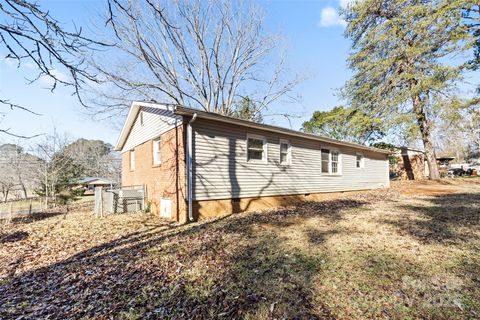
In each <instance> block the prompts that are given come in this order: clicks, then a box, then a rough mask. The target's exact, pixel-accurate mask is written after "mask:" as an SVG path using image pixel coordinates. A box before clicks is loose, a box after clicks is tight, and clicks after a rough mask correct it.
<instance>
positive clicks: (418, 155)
mask: <svg viewBox="0 0 480 320" xmlns="http://www.w3.org/2000/svg"><path fill="white" fill-rule="evenodd" d="M393 149H394V150H393V151H394V153H393V156H394V157H395V162H394V163H391V168H390V170H391V171H392V176H395V177H398V178H399V179H400V180H422V179H426V178H427V177H428V173H429V171H428V166H427V162H426V161H425V152H424V151H423V150H420V149H415V148H409V147H395V148H393Z"/></svg>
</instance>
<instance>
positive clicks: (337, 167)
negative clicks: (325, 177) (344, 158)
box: [321, 149, 341, 174]
mask: <svg viewBox="0 0 480 320" xmlns="http://www.w3.org/2000/svg"><path fill="white" fill-rule="evenodd" d="M321 161H322V168H321V170H322V173H327V174H341V163H340V152H338V151H336V150H330V149H321Z"/></svg>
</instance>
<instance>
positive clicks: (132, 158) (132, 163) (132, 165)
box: [130, 150, 135, 171]
mask: <svg viewBox="0 0 480 320" xmlns="http://www.w3.org/2000/svg"><path fill="white" fill-rule="evenodd" d="M130 170H132V171H133V170H135V150H130Z"/></svg>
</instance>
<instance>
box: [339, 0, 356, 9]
mask: <svg viewBox="0 0 480 320" xmlns="http://www.w3.org/2000/svg"><path fill="white" fill-rule="evenodd" d="M354 1H355V0H339V4H340V8H342V9H347V8H348V6H349V5H350V4H351V3H353V2H354Z"/></svg>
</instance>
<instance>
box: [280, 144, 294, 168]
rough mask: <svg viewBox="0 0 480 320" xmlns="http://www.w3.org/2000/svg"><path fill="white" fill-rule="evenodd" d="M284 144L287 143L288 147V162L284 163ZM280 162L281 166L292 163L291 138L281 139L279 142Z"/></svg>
mask: <svg viewBox="0 0 480 320" xmlns="http://www.w3.org/2000/svg"><path fill="white" fill-rule="evenodd" d="M282 144H286V145H287V146H288V147H287V162H283V163H282ZM278 156H279V159H278V163H279V164H280V165H281V166H289V165H291V164H292V144H291V143H290V141H289V140H286V139H280V140H279V142H278Z"/></svg>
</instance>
